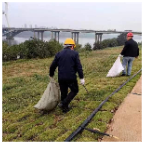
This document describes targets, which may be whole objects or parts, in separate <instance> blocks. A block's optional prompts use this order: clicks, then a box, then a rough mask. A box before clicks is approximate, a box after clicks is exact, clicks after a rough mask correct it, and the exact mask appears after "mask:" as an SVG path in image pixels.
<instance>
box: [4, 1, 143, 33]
mask: <svg viewBox="0 0 143 143" xmlns="http://www.w3.org/2000/svg"><path fill="white" fill-rule="evenodd" d="M8 4H9V8H8V19H9V23H10V26H12V27H22V26H23V27H24V25H25V24H27V27H29V26H30V25H32V27H35V25H37V27H38V26H39V27H42V26H44V27H57V28H75V29H93V30H108V29H116V30H134V31H141V30H142V29H141V28H142V27H141V25H142V19H141V18H142V4H141V2H137V3H135V2H126V3H113V2H108V3H105V2H102V3H99V2H90V3H87V2H78V3H77V2H68V3H65V2H59V3H58V2H53V3H51V2H47V3H46V2H41V3H39V2H35V3H33V2H32V3H27V2H25V3H22V2H19V3H18V2H9V3H8ZM2 5H3V6H2V9H3V10H4V3H3V4H2ZM3 24H4V25H5V26H7V23H6V20H5V17H4V16H3Z"/></svg>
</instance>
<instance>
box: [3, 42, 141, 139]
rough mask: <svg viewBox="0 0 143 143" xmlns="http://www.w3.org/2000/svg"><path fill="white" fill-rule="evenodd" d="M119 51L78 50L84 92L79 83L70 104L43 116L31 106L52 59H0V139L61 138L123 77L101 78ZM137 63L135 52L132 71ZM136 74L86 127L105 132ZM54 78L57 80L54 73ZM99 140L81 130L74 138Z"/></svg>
mask: <svg viewBox="0 0 143 143" xmlns="http://www.w3.org/2000/svg"><path fill="white" fill-rule="evenodd" d="M29 44H30V43H29ZM47 44H48V43H47ZM121 49H122V47H115V48H107V49H104V50H97V51H92V52H89V53H86V54H85V53H84V52H83V53H80V59H81V62H82V65H83V70H84V75H85V81H86V87H87V89H88V91H89V94H87V93H86V91H85V89H84V88H83V87H82V86H81V85H79V93H78V95H77V96H76V97H75V99H74V100H73V101H72V103H71V105H72V106H73V109H72V110H71V111H70V112H68V113H67V114H64V113H62V112H61V110H60V109H59V108H58V107H57V108H56V109H55V110H53V111H51V112H49V113H48V114H45V115H42V114H41V113H40V112H39V111H37V110H35V109H34V108H33V106H34V105H35V104H36V103H37V102H38V101H39V99H40V98H41V96H42V94H43V92H44V90H45V89H46V87H47V84H48V82H49V78H48V72H49V66H50V64H51V62H52V60H53V57H51V58H45V59H19V60H16V61H9V62H3V101H2V103H3V107H2V108H3V116H2V120H3V125H2V126H3V141H13V142H14V141H16V142H17V141H25V142H26V141H39V142H40V141H64V140H65V139H66V138H67V137H68V136H69V135H70V134H71V133H72V132H73V131H74V130H75V129H76V128H77V127H78V126H79V125H80V124H81V123H82V122H83V121H84V120H85V119H86V118H87V116H89V115H90V114H91V113H92V111H93V110H94V109H95V108H96V107H97V106H98V105H99V104H100V103H101V102H102V101H103V100H104V99H105V98H106V97H107V96H108V95H109V94H111V93H112V92H113V91H114V90H115V89H116V88H118V87H119V86H120V85H121V84H122V83H123V82H125V81H126V80H127V79H128V77H126V76H125V77H121V76H120V77H116V78H107V77H106V75H107V73H108V71H109V69H110V68H111V66H112V65H113V63H114V61H115V60H116V58H117V56H118V55H119V53H120V51H121ZM57 50H58V49H57ZM140 52H141V46H140ZM22 54H24V53H22ZM30 56H31V55H30ZM141 66H142V65H141V53H140V56H139V57H138V59H135V61H134V63H133V69H132V75H133V74H135V73H136V72H137V71H138V70H139V69H141ZM139 77H140V74H139V75H137V76H136V77H135V78H134V79H132V80H131V81H130V82H129V83H128V84H127V85H125V86H124V87H123V88H122V89H121V90H120V91H119V92H118V93H116V94H115V95H114V96H113V97H112V98H110V100H109V101H108V102H107V103H106V104H105V105H104V106H103V107H102V109H101V110H100V111H99V112H98V113H97V115H96V116H95V117H94V118H93V119H92V121H91V122H90V123H89V125H88V127H89V128H98V129H100V130H101V131H103V132H105V131H106V130H107V128H108V126H109V125H108V124H109V122H110V121H111V119H112V117H113V115H114V113H115V111H116V110H117V108H118V106H119V105H120V104H121V102H122V101H123V99H124V98H125V97H126V96H127V94H128V93H129V92H131V90H132V88H133V87H134V85H135V84H136V81H137V80H138V79H139ZM54 78H55V79H56V80H57V72H56V75H55V77H54ZM98 138H100V136H99V135H97V134H93V133H91V132H88V131H83V132H82V134H80V135H78V136H77V137H76V138H75V139H74V141H78V142H79V141H85V142H86V141H88V142H89V141H98Z"/></svg>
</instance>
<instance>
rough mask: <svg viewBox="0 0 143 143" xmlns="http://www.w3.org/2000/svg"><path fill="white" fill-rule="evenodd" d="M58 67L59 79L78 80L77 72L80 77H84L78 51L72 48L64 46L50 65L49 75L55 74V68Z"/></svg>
mask: <svg viewBox="0 0 143 143" xmlns="http://www.w3.org/2000/svg"><path fill="white" fill-rule="evenodd" d="M57 67H58V80H59V81H60V80H76V78H77V77H76V72H78V75H79V78H80V79H82V78H83V70H82V65H81V62H80V59H79V54H78V52H76V51H74V50H71V49H70V48H64V49H63V50H62V51H60V52H59V53H57V54H56V56H55V59H54V60H53V62H52V64H51V66H50V72H49V75H50V76H51V77H53V76H54V72H55V69H56V68H57Z"/></svg>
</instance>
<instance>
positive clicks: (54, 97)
mask: <svg viewBox="0 0 143 143" xmlns="http://www.w3.org/2000/svg"><path fill="white" fill-rule="evenodd" d="M60 99H61V93H60V88H59V84H58V83H56V82H55V80H54V79H53V78H51V79H50V83H49V84H48V86H47V88H46V90H45V92H44V94H43V95H42V97H41V99H40V100H39V102H38V103H37V104H36V105H35V106H34V107H35V108H37V109H39V110H47V111H50V110H52V109H54V108H55V107H56V106H57V105H58V103H59V102H60Z"/></svg>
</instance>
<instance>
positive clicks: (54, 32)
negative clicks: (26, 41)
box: [2, 27, 142, 44]
mask: <svg viewBox="0 0 143 143" xmlns="http://www.w3.org/2000/svg"><path fill="white" fill-rule="evenodd" d="M24 31H31V32H34V38H37V39H41V40H42V41H43V34H44V32H45V31H50V32H51V39H55V40H56V41H58V42H59V33H60V32H70V33H71V38H73V39H74V41H75V43H76V44H78V42H79V33H95V42H97V43H100V42H101V41H102V35H103V34H115V33H117V34H121V33H128V32H130V31H116V30H86V29H85V30H75V29H50V28H14V27H12V28H8V27H3V28H2V33H3V34H2V36H6V38H7V39H11V38H13V37H14V36H16V35H17V34H19V33H21V32H24ZM35 33H37V37H36V34H35ZM132 33H133V34H134V35H142V32H136V31H132ZM40 35H41V38H40Z"/></svg>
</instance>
